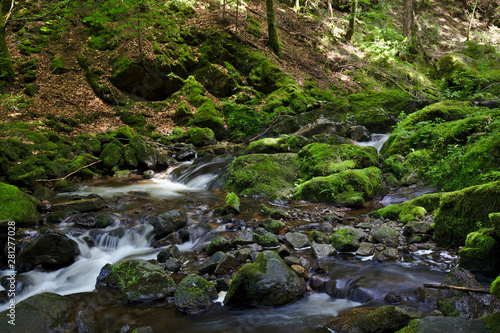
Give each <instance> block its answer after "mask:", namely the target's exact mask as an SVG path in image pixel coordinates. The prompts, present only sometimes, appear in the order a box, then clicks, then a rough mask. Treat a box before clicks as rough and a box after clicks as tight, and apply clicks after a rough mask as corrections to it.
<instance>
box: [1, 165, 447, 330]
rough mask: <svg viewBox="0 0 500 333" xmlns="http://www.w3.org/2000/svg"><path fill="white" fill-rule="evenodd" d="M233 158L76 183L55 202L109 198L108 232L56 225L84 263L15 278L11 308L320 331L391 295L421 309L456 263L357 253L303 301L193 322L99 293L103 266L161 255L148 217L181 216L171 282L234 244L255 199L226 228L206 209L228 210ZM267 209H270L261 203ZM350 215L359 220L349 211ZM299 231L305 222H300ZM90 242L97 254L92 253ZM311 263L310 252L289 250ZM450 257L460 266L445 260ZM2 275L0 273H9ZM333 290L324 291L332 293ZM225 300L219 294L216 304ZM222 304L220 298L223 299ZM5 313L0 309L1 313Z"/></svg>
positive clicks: (213, 313) (132, 320) (164, 306)
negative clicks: (206, 254)
mask: <svg viewBox="0 0 500 333" xmlns="http://www.w3.org/2000/svg"><path fill="white" fill-rule="evenodd" d="M229 163H230V160H219V161H215V162H209V163H201V164H199V165H190V164H183V165H179V166H177V167H176V168H172V169H169V170H167V171H165V172H164V173H159V174H157V175H156V176H155V177H154V178H153V179H150V180H143V179H108V180H101V181H96V182H91V183H85V184H82V185H81V186H80V187H79V188H78V191H76V192H74V193H64V194H59V196H58V199H57V200H61V201H64V200H68V198H70V197H72V196H74V195H87V194H91V193H95V194H98V195H100V196H101V197H103V198H104V199H105V200H106V205H107V206H106V207H107V208H105V209H104V210H103V212H106V213H109V214H112V215H113V216H114V217H115V222H114V224H113V225H111V226H109V227H107V228H104V229H91V230H85V229H82V228H79V227H78V226H77V225H75V224H74V223H73V222H72V219H71V218H68V219H66V220H65V221H63V222H62V223H60V224H59V225H54V226H53V227H54V228H57V229H59V230H61V231H64V232H65V233H66V234H68V235H70V237H71V238H72V239H74V240H75V241H76V242H77V243H78V246H79V247H80V251H81V255H80V256H79V257H78V258H77V260H76V262H75V263H74V264H72V265H71V266H69V267H66V268H62V269H60V270H57V271H54V272H41V271H31V272H28V273H24V274H21V275H18V280H19V281H23V283H22V284H21V283H20V284H19V285H18V291H17V295H16V301H17V302H19V301H20V300H22V299H24V298H26V297H29V296H31V295H34V294H36V293H40V292H54V293H58V294H61V295H69V294H71V295H73V297H74V300H75V307H78V306H80V307H81V306H83V305H82V304H84V305H85V306H88V307H90V308H92V309H94V310H95V311H96V313H97V320H98V322H99V324H100V326H101V327H103V331H105V332H113V331H116V330H119V329H120V328H121V327H122V326H125V325H131V326H134V327H137V326H142V325H145V326H152V327H153V330H154V331H155V332H225V331H227V332H288V333H291V332H316V331H318V332H319V331H325V329H323V328H321V327H320V326H321V324H322V323H324V322H325V321H327V320H328V319H329V318H331V317H333V316H335V315H337V313H338V312H339V311H342V310H344V309H348V308H352V307H355V306H359V305H361V304H365V305H375V306H377V305H383V304H384V302H385V301H384V297H385V295H386V294H387V293H388V292H390V291H397V292H399V293H401V294H402V295H403V299H404V300H405V302H406V303H408V304H410V305H414V304H418V302H417V300H416V297H415V294H414V290H415V288H417V287H420V286H421V285H422V283H424V282H427V283H440V282H441V281H442V280H443V279H444V277H445V275H446V272H447V271H448V270H449V269H450V268H451V267H452V265H453V263H452V260H450V258H451V257H450V256H448V255H447V254H446V253H442V254H439V253H433V252H432V251H428V252H415V253H412V254H409V255H406V256H405V257H404V259H403V261H402V262H399V263H376V262H374V261H373V260H370V259H371V258H364V257H357V256H355V255H354V254H343V255H337V256H334V257H331V258H328V259H327V260H326V259H323V260H321V261H320V262H319V264H320V265H321V266H322V267H323V271H322V273H316V275H318V276H320V277H321V278H324V279H325V280H327V281H330V283H327V284H326V285H327V287H326V288H324V290H316V291H315V292H312V293H308V294H307V295H306V296H305V297H304V298H303V299H301V300H300V301H298V302H296V303H294V304H290V305H286V306H283V307H275V308H269V307H265V308H234V307H226V306H223V304H220V303H218V304H216V305H214V306H213V307H212V308H211V309H209V310H208V311H205V312H203V313H200V314H195V315H185V314H182V313H180V312H178V311H177V310H176V309H175V306H174V305H173V303H172V302H167V301H163V302H156V303H149V304H135V305H133V304H132V305H131V304H123V303H122V301H121V299H120V295H119V293H118V292H117V291H116V290H107V289H106V288H103V289H104V290H99V292H97V293H96V292H92V291H94V290H95V283H96V277H97V276H98V274H99V272H100V270H101V268H102V267H103V266H104V265H105V264H107V263H115V262H117V261H119V260H122V259H125V258H142V259H155V258H156V255H157V254H158V252H160V251H161V250H162V249H164V247H163V248H161V247H160V248H153V247H152V245H151V240H152V233H153V228H152V227H151V225H150V224H149V222H148V221H149V219H148V217H151V216H152V215H158V214H161V213H163V212H167V211H169V210H171V209H178V208H181V207H182V208H185V209H186V211H187V212H188V219H189V221H188V229H189V231H190V234H191V239H190V240H189V241H187V242H185V243H183V244H181V245H179V248H180V250H181V252H182V254H183V259H182V260H183V263H184V264H185V265H184V266H183V268H182V269H181V271H180V272H179V273H176V274H175V276H174V280H176V281H177V282H178V281H179V280H180V279H181V278H182V276H184V275H186V274H188V273H190V272H196V267H197V266H198V265H199V252H197V251H198V250H200V249H201V248H202V247H203V245H204V244H206V243H208V242H209V241H210V240H211V239H213V238H215V237H216V236H218V235H220V234H225V235H228V236H231V235H233V234H234V231H235V230H241V229H243V228H245V227H248V226H249V225H250V224H252V223H254V222H252V221H253V220H255V219H256V218H260V217H259V216H260V215H259V213H260V204H261V199H250V198H242V214H241V215H239V216H238V218H237V220H233V221H231V222H228V223H223V222H222V220H221V219H220V218H218V217H215V216H213V215H212V213H211V212H212V209H213V208H214V207H216V206H217V205H221V204H223V203H224V196H225V193H222V192H219V191H217V190H216V189H213V187H214V184H217V182H218V181H220V178H221V177H222V175H224V174H225V172H226V169H227V167H228V165H229ZM263 203H265V204H268V202H264V201H263ZM351 213H352V214H353V216H355V215H356V212H351ZM303 223H305V222H303ZM89 239H91V240H92V242H90V243H94V244H95V246H89V245H88V244H89ZM292 255H295V256H304V257H305V258H307V259H308V260H310V261H311V262H312V263H313V264H314V263H315V262H316V261H317V260H316V259H314V258H311V251H310V249H303V250H300V251H297V250H292ZM451 259H456V258H451ZM7 273H9V272H7V271H5V272H0V274H1V275H6V274H7ZM328 286H329V287H328ZM222 296H223V295H221V297H222ZM221 299H223V298H221ZM5 307H6V306H3V307H2V308H1V309H0V310H3V309H5Z"/></svg>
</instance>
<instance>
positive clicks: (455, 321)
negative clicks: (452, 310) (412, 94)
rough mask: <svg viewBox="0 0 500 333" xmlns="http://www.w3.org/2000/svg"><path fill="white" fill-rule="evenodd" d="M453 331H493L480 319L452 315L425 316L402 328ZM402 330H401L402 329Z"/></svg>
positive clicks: (427, 332) (418, 331) (422, 331)
mask: <svg viewBox="0 0 500 333" xmlns="http://www.w3.org/2000/svg"><path fill="white" fill-rule="evenodd" d="M451 329H452V330H453V332H454V333H489V332H494V331H493V330H491V329H488V328H486V325H485V323H484V322H483V321H482V320H467V319H463V318H454V317H432V316H430V317H425V318H422V319H418V320H416V319H415V320H412V321H411V322H410V324H409V325H408V326H407V327H406V328H404V329H403V330H405V332H406V330H407V331H408V332H414V333H433V332H436V333H438V332H450V331H451ZM403 330H402V331H403Z"/></svg>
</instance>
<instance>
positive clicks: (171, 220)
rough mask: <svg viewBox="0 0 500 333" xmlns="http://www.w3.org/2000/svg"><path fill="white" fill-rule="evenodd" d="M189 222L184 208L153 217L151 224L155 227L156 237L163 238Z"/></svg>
mask: <svg viewBox="0 0 500 333" xmlns="http://www.w3.org/2000/svg"><path fill="white" fill-rule="evenodd" d="M187 222H188V218H187V215H186V211H185V210H183V209H174V210H171V211H168V212H166V213H163V214H160V215H158V216H155V217H153V219H152V220H151V225H152V226H153V228H154V231H155V233H156V237H157V238H162V237H165V236H167V235H169V234H171V233H172V232H175V231H177V230H179V229H182V228H184V227H185V226H186V225H187Z"/></svg>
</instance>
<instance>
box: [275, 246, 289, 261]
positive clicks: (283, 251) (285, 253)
mask: <svg viewBox="0 0 500 333" xmlns="http://www.w3.org/2000/svg"><path fill="white" fill-rule="evenodd" d="M276 253H277V254H279V256H280V257H281V258H284V257H287V256H289V255H290V249H289V248H288V247H287V246H286V245H285V244H281V245H280V246H279V247H278V248H277V249H276Z"/></svg>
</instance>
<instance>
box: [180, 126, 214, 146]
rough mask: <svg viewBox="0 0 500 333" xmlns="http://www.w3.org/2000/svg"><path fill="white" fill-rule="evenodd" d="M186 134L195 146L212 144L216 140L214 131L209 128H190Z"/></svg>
mask: <svg viewBox="0 0 500 333" xmlns="http://www.w3.org/2000/svg"><path fill="white" fill-rule="evenodd" d="M187 134H188V135H189V140H190V142H191V143H192V144H193V145H195V146H196V147H202V146H208V145H213V144H214V143H216V142H217V140H215V134H214V131H212V130H211V129H210V128H206V127H204V128H191V129H189V130H188V132H187Z"/></svg>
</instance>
